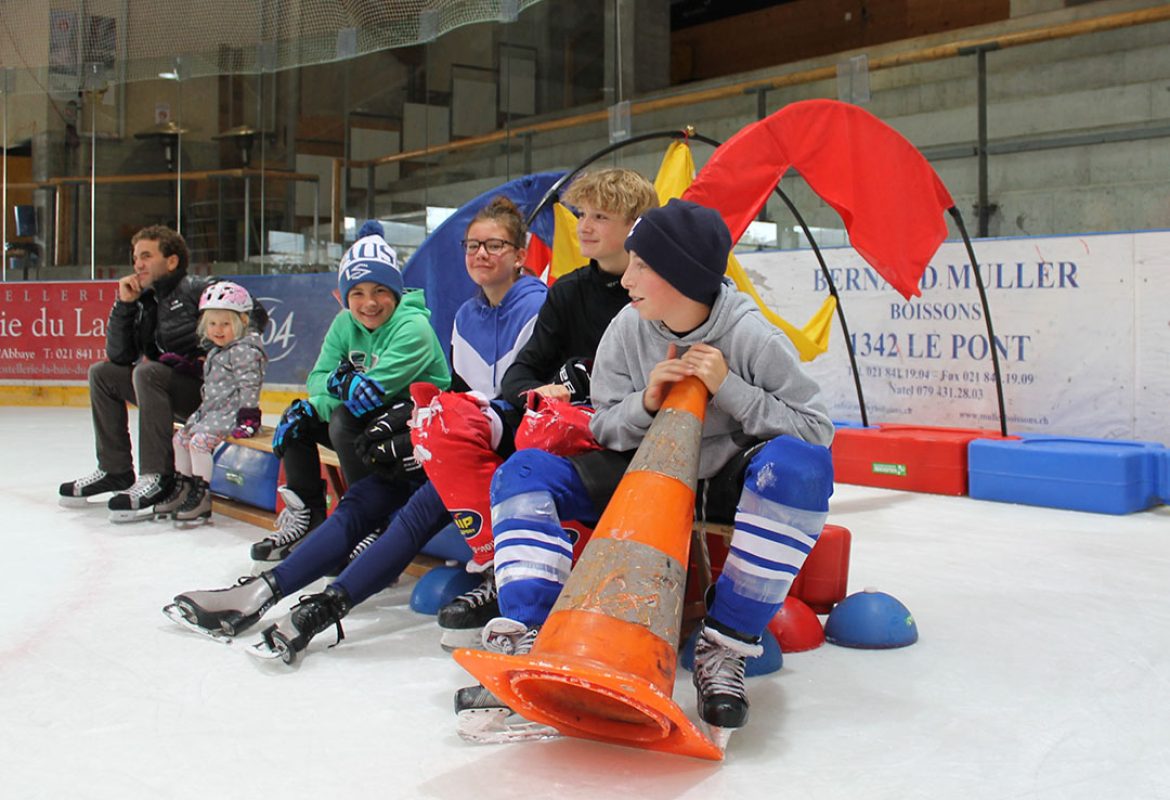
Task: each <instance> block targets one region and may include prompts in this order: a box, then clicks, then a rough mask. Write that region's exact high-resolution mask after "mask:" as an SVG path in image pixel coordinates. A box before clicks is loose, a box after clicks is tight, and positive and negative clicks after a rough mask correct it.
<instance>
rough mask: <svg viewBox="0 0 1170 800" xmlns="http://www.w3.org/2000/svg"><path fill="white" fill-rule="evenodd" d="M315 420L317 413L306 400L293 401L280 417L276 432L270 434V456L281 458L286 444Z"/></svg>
mask: <svg viewBox="0 0 1170 800" xmlns="http://www.w3.org/2000/svg"><path fill="white" fill-rule="evenodd" d="M316 420H317V412H316V411H314V410H313V406H312V405H310V403H309V401H308V400H293V401H292V405H290V406H289V407H288V408H286V409H285V410H284V413H283V414H281V415H280V422H278V423H277V424H276V432H275V433H273V434H272V454H273V455H275V456H276V457H277V458H283V457H284V450H285V448H286V447H287V446H288V443H289V442H291V441H292V440H293V439H297V438H299V437H301V436H302V435H303V434H304V433H305V431H306V430H308V427H309V425H310V424H312V423H313V422H315V421H316Z"/></svg>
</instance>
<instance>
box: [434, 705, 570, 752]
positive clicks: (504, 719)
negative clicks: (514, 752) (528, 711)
mask: <svg viewBox="0 0 1170 800" xmlns="http://www.w3.org/2000/svg"><path fill="white" fill-rule="evenodd" d="M455 730H456V733H458V734H459V736H460V738H461V739H463V740H464V741H467V742H471V743H473V744H510V743H512V742H532V741H538V740H540V739H554V738H556V737H558V736H560V735H561V734H560V732H559V731H558V730H557V729H556V728H552V727H549V726H548V725H542V724H540V723H539V722H532V721H531V720H527V719H524V717H522V716H520V715H519V714H517V713H516V712H515V711H513V710H512V709H510V708H469V709H465V710H464V711H460V712H459V713H458V714H457V715H456V729H455Z"/></svg>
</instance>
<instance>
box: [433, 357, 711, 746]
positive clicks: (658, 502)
mask: <svg viewBox="0 0 1170 800" xmlns="http://www.w3.org/2000/svg"><path fill="white" fill-rule="evenodd" d="M706 408H707V389H706V387H705V386H704V385H703V383H702V382H701V381H700V380H699V379H698V378H686V379H684V380H682V381H679V382H678V383H677V384H675V386H674V387H673V388H672V389H671V390H670V394H669V395H668V396H667V398H666V402H665V403H664V404H663V406H662V409H661V410H660V411H659V412H658V416H657V417H656V418H655V420H654V424H653V425H651V426H650V430H649V431H648V432H647V434H646V438H645V439H644V440H643V442H642V445H641V447H639V448H638V452H637V454H636V455H635V456H634V460H633V461H632V462H631V463H630V466H629V468H628V469H627V470H626V474H625V476H624V477H623V478H622V480H621V483H619V484H618V488H617V490H616V491H615V492H614V495H613V499H612V500H611V501H610V503H609V506H608V507H607V508H606V509H605V513H604V514H603V515H602V517H601V521H600V522H598V523H597V527H596V528H595V529H594V531H593V538H592V539H591V540H590V541H589V544H588V546H587V547H586V548H585V552H584V553H583V554H582V555H581V559H580V560H579V561H578V563H577V566H576V567H575V568H574V570H573V572H572V573H571V574H570V576H569V579H568V581H567V582H566V583H565V588H564V589H563V590H562V592H561V596H560V598H559V599H558V600H557V602H556V605H554V606H553V609H552V612H551V613H550V614H549V618H548V620H547V621H546V622H545V624H544V626H543V627H542V628H541V630H540V634H539V635H538V636H537V638H536V642H535V643H534V644H533V647H532V651H531V652H530V653H529V654H528V655H524V656H506V655H502V654H500V653H489V652H485V651H483V650H456V651H455V660H456V661H458V662H459V663H460V664H461V665H463V667H464V668H465V669H466V670H467V671H468V672H470V673H471V674H472V675H474V676H475V677H476V678H478V679H479V680H480V682H481V683H483V685H484V686H486V687H487V688H488V690H490V691H491V692H492V693H493V694H494V695H495V696H496V697H498V698H499V699H500V700H502V701H504V702H505V703H507V704H508V705H509V706H510V707H511V708H512V709H513V710H514V711H516V712H518V713H519V714H520V715H521V716H523V717H525V718H526V719H529V720H532V721H534V722H539V723H543V724H545V725H551V726H553V727H554V728H556V729H557V730H559V731H560V732H561V733H563V734H566V735H568V736H577V737H581V738H585V739H596V740H600V741H603V742H612V743H614V744H624V745H630V746H633V747H643V748H646V749H649V750H662V751H666V752H671V753H678V754H680V755H688V756H696V757H698V758H709V759H713V760H719V759H722V758H723V751H722V749H720V748H719V746H718V745H716V744H714V743H713V742H711V741H710V740H709V739H708V738H707V737H705V736H704V735H703V733H702V732H701V731H700V730H699V728H698V727H697V726H695V725H694V723H692V722H691V721H690V720H689V719H687V717H686V715H685V714H684V713H683V711H682V709H681V708H679V707H678V705H676V704H675V703H674V701H673V700H671V693H672V691H673V689H674V676H675V668H676V666H677V661H678V655H677V648H678V640H679V630H680V628H681V625H682V610H683V595H684V590H685V588H686V564H687V558H688V551H689V549H690V543H691V527H692V523H693V520H694V508H695V484H696V483H697V479H698V465H699V443H700V440H701V436H702V427H703V417H704V415H705V413H706Z"/></svg>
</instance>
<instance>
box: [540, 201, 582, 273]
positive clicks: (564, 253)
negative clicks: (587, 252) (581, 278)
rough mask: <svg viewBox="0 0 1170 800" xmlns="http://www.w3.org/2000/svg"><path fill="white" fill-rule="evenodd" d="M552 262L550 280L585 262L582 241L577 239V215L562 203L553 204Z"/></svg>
mask: <svg viewBox="0 0 1170 800" xmlns="http://www.w3.org/2000/svg"><path fill="white" fill-rule="evenodd" d="M553 221H554V224H555V226H556V227H554V228H553V247H552V264H551V266H550V267H549V278H550V280H556V279H557V278H559V277H561V276H562V275H564V274H566V273H569V272H572V271H573V270H575V269H576V268H577V267H579V266H581V265H582V264H584V263H585V256H583V255H581V243H580V242H579V241H577V217H576V216H575V215H574V214H573V212H572V211H570V210H569V209H567V208H565V207H564V206H563V205H561V204H560V203H557V204H556V205H554V206H553Z"/></svg>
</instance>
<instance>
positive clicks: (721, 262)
mask: <svg viewBox="0 0 1170 800" xmlns="http://www.w3.org/2000/svg"><path fill="white" fill-rule="evenodd" d="M626 250H633V251H634V252H635V253H637V254H638V257H639V258H641V259H642V260H643V261H645V262H646V263H647V264H649V265H650V268H651V269H653V270H654V271H655V272H656V273H658V275H659V276H661V277H662V279H663V280H665V281H666V282H667V283H669V284H670V285H671V286H673V287H674V288H675V289H678V290H679V291H680V292H681V293H682V294H684V295H686V296H687V297H689V298H691V299H692V300H696V301H698V302H700V303H705V304H706V305H711V304H712V303H714V302H715V298H716V297H717V296H718V295H719V287H720V286H721V285H722V284H723V273H724V272H726V271H727V256H728V254H729V253H730V252H731V232H730V231H728V230H727V225H726V224H725V223H724V222H723V217H721V216H719V212H718V211H713V210H712V209H710V208H707V207H706V206H701V205H699V204H698V203H692V202H690V201H689V200H677V199H676V200H671V201H670V202H669V203H667V204H666V205H664V206H662V207H661V208H654V209H651V210H650V211H647V212H646V213H645V214H643V215H642V216H640V217H638V219H636V220H634V227H632V228H630V232H629V234H628V235H627V236H626Z"/></svg>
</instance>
